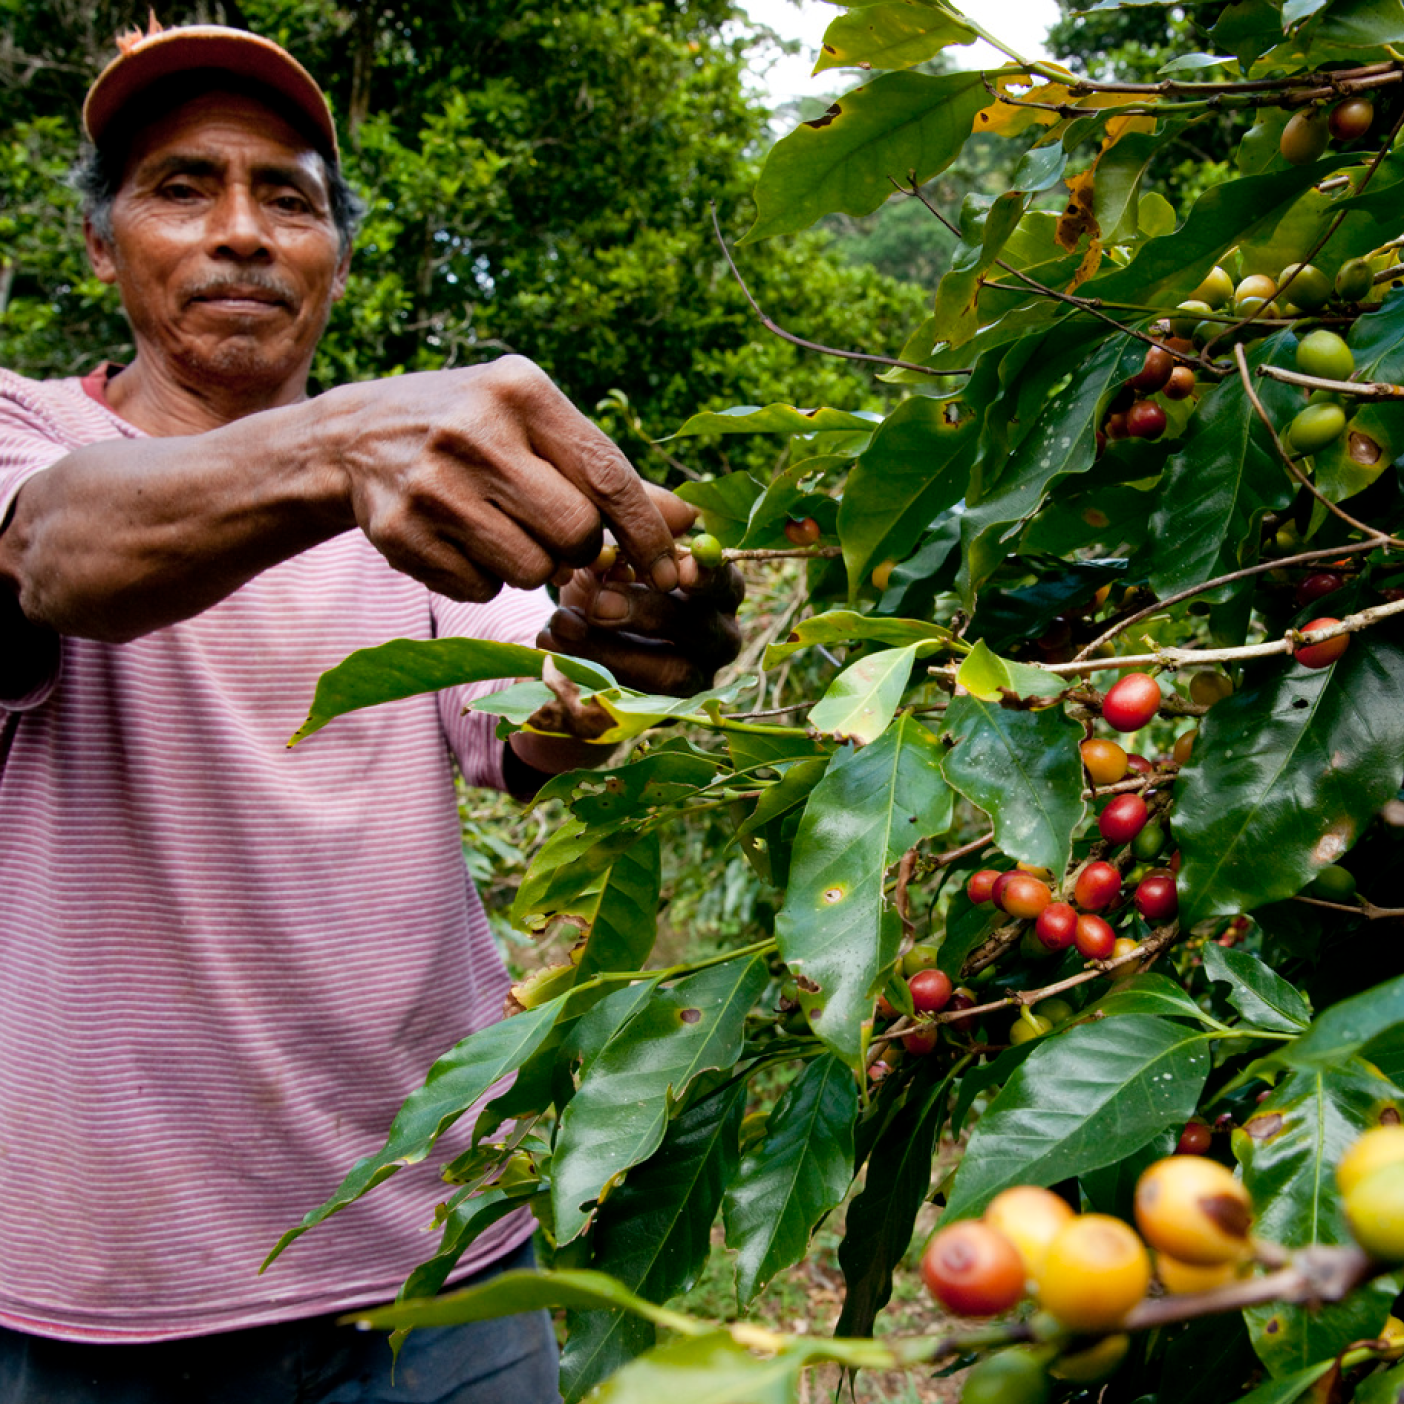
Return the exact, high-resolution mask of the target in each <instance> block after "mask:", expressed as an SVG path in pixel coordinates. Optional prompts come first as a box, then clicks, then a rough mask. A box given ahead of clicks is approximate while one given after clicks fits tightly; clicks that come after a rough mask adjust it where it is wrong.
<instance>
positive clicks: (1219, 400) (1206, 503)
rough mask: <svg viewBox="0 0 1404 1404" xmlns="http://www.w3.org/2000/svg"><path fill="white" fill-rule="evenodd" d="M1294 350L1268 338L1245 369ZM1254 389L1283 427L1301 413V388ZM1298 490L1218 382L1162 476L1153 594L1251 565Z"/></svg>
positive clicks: (1247, 413) (1228, 383) (1261, 385)
mask: <svg viewBox="0 0 1404 1404" xmlns="http://www.w3.org/2000/svg"><path fill="white" fill-rule="evenodd" d="M1240 183H1241V182H1240ZM1293 345H1294V342H1293V340H1292V338H1291V335H1290V333H1281V334H1279V335H1277V336H1272V337H1268V338H1267V339H1266V340H1265V341H1264V342H1262V343H1261V344H1259V345H1258V346H1255V347H1254V348H1253V349H1252V350H1251V351H1250V352H1249V353H1248V363H1249V365H1250V367H1256V366H1259V365H1262V364H1264V363H1268V364H1273V365H1281V364H1284V363H1285V362H1287V361H1288V360H1290V359H1291V356H1290V353H1291V350H1292V347H1293ZM1256 387H1257V390H1258V394H1259V397H1260V398H1261V399H1262V401H1263V406H1264V408H1265V409H1266V410H1267V412H1268V416H1269V418H1270V419H1271V420H1272V421H1273V423H1274V424H1275V425H1277V426H1278V427H1279V428H1281V427H1283V426H1285V425H1287V424H1288V423H1289V422H1290V421H1291V419H1292V416H1293V415H1294V414H1295V413H1296V412H1297V410H1298V409H1300V408H1301V392H1300V390H1297V389H1295V388H1293V387H1291V386H1287V385H1284V384H1282V383H1281V382H1280V381H1276V380H1259V381H1257V382H1256ZM1295 491H1296V488H1295V485H1294V484H1293V482H1292V480H1291V479H1290V478H1289V477H1288V476H1287V470H1286V468H1285V467H1284V466H1283V464H1282V460H1281V458H1280V457H1279V456H1278V454H1277V450H1276V449H1274V448H1273V446H1272V440H1271V438H1270V437H1269V435H1268V432H1267V429H1266V428H1265V427H1264V425H1263V423H1262V421H1261V420H1260V419H1259V418H1258V416H1257V414H1256V413H1255V412H1254V410H1253V406H1252V405H1251V404H1250V403H1249V401H1248V397H1247V396H1246V395H1245V394H1244V393H1243V386H1242V385H1241V384H1240V383H1239V381H1238V379H1237V377H1230V378H1229V379H1227V380H1224V381H1221V382H1220V383H1219V384H1218V385H1216V386H1215V387H1214V388H1213V389H1212V390H1210V391H1209V392H1208V393H1207V394H1206V395H1205V396H1204V397H1203V399H1202V400H1201V401H1200V402H1199V408H1198V409H1197V410H1196V411H1195V415H1194V418H1193V419H1192V420H1190V427H1189V432H1188V433H1187V434H1186V436H1185V440H1184V444H1183V447H1182V448H1181V449H1180V451H1179V452H1178V453H1176V454H1175V455H1173V456H1172V457H1171V459H1170V461H1169V463H1168V464H1167V465H1166V469H1165V474H1164V476H1163V477H1162V478H1161V481H1160V488H1159V491H1158V492H1157V495H1156V506H1155V511H1154V512H1153V514H1152V516H1151V524H1150V526H1151V530H1150V539H1151V542H1152V552H1151V569H1150V583H1151V588H1152V589H1153V590H1155V592H1156V593H1157V594H1159V595H1169V594H1173V593H1174V592H1176V591H1178V590H1183V589H1187V588H1188V587H1189V586H1191V585H1198V584H1199V583H1200V582H1201V581H1204V580H1209V579H1211V578H1213V577H1214V576H1218V575H1225V574H1227V573H1228V572H1230V571H1233V570H1237V569H1238V568H1239V567H1240V566H1242V565H1248V564H1252V562H1253V561H1255V560H1256V559H1257V554H1258V538H1259V535H1260V532H1259V524H1260V523H1261V521H1262V518H1263V514H1264V513H1265V512H1268V511H1277V510H1280V509H1281V508H1283V507H1285V506H1287V504H1288V503H1289V502H1291V500H1292V496H1293V494H1294V492H1295ZM1223 593H1224V591H1223V590H1222V589H1221V590H1220V591H1219V592H1218V596H1222V595H1223ZM1206 598H1208V599H1214V598H1216V596H1215V595H1213V594H1209V595H1206Z"/></svg>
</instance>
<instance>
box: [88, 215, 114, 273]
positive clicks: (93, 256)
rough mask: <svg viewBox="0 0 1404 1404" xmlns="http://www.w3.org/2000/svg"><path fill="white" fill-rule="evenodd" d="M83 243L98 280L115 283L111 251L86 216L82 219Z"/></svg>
mask: <svg viewBox="0 0 1404 1404" xmlns="http://www.w3.org/2000/svg"><path fill="white" fill-rule="evenodd" d="M83 242H84V244H86V245H87V248H88V262H89V263H91V264H92V265H93V272H94V273H95V274H96V275H97V277H98V280H99V281H100V282H103V283H115V282H116V281H117V263H116V260H115V259H114V258H113V257H112V250H111V248H110V247H109V245H108V242H107V240H106V239H104V238H103V237H102V235H101V234H99V233H98V231H97V230H96V229H95V228H94V227H93V222H92V220H91V219H89V218H88V217H87V216H86V215H85V216H84V217H83Z"/></svg>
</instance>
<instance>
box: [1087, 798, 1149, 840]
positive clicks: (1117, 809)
mask: <svg viewBox="0 0 1404 1404" xmlns="http://www.w3.org/2000/svg"><path fill="white" fill-rule="evenodd" d="M1149 816H1150V811H1149V810H1148V809H1147V808H1146V802H1145V800H1143V799H1142V798H1141V797H1140V795H1117V796H1116V798H1115V799H1113V800H1112V801H1111V803H1110V804H1108V805H1107V807H1106V808H1105V809H1104V810H1103V811H1102V812H1101V814H1099V815H1098V816H1097V829H1098V832H1100V834H1101V835H1102V837H1103V838H1104V839H1106V841H1107V842H1108V843H1130V842H1131V840H1132V839H1133V838H1135V837H1136V835H1137V834H1139V833H1140V832H1141V830H1142V829H1144V828H1145V826H1146V820H1147V818H1149Z"/></svg>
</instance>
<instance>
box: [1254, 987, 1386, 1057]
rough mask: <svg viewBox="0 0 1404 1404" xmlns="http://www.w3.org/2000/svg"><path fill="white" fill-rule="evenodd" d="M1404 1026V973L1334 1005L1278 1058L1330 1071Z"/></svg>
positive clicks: (1366, 1050) (1278, 1055)
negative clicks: (1377, 1040)
mask: <svg viewBox="0 0 1404 1404" xmlns="http://www.w3.org/2000/svg"><path fill="white" fill-rule="evenodd" d="M1401 1027H1404V975H1401V976H1396V977H1395V978H1394V979H1393V980H1386V981H1384V983H1383V984H1379V985H1376V986H1375V987H1374V988H1373V989H1369V990H1366V991H1364V992H1363V993H1362V994H1358V995H1356V996H1355V997H1354V998H1352V999H1343V1000H1342V1001H1341V1002H1340V1003H1339V1004H1333V1005H1332V1006H1331V1007H1330V1008H1329V1009H1328V1010H1326V1012H1325V1013H1324V1014H1322V1015H1320V1017H1318V1018H1317V1019H1316V1021H1315V1022H1314V1023H1313V1024H1312V1026H1311V1028H1310V1029H1309V1030H1308V1031H1307V1032H1306V1033H1305V1034H1303V1035H1302V1037H1301V1038H1299V1039H1298V1040H1297V1041H1296V1042H1295V1043H1290V1044H1288V1045H1287V1047H1286V1048H1285V1049H1284V1050H1283V1051H1282V1052H1281V1053H1279V1054H1277V1055H1276V1058H1275V1060H1274V1061H1277V1062H1280V1063H1284V1064H1286V1065H1287V1066H1289V1067H1294V1068H1303V1069H1307V1070H1314V1071H1318V1072H1320V1071H1326V1070H1327V1069H1330V1068H1333V1067H1338V1066H1339V1065H1340V1064H1341V1063H1343V1062H1344V1061H1345V1060H1346V1059H1347V1058H1351V1057H1354V1056H1355V1054H1357V1053H1360V1052H1362V1051H1363V1052H1366V1053H1367V1055H1368V1051H1369V1048H1370V1045H1371V1044H1372V1043H1373V1042H1374V1041H1375V1040H1376V1039H1384V1038H1385V1037H1386V1036H1387V1035H1397V1034H1398V1032H1399V1030H1400V1029H1401Z"/></svg>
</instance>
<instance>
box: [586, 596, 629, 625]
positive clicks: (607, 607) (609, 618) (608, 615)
mask: <svg viewBox="0 0 1404 1404" xmlns="http://www.w3.org/2000/svg"><path fill="white" fill-rule="evenodd" d="M590 613H591V614H592V615H594V617H595V618H596V619H598V620H600V621H601V622H602V623H607V624H617V623H619V622H620V621H621V620H624V619H627V618H628V617H629V614H630V609H629V599H628V596H627V595H622V594H620V593H619V591H618V590H601V591H600V593H599V594H598V595H596V596H595V603H594V605H593V607H592V608H591V610H590Z"/></svg>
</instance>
